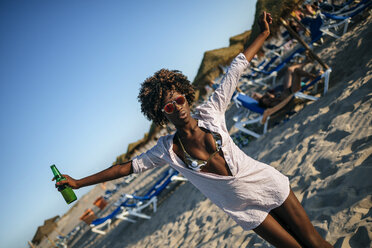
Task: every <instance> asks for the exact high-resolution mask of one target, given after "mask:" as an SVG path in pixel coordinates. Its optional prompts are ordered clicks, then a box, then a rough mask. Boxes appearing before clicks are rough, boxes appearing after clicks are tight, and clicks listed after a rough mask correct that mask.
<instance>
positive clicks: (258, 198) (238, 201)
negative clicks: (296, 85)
mask: <svg viewBox="0 0 372 248" xmlns="http://www.w3.org/2000/svg"><path fill="white" fill-rule="evenodd" d="M248 65H249V63H248V61H247V60H246V58H245V56H244V54H242V53H240V54H239V55H238V56H237V57H236V58H235V59H234V60H233V61H232V63H231V65H230V67H229V69H228V71H227V72H226V74H225V76H224V78H223V79H222V81H221V85H220V86H219V87H218V88H217V89H216V90H215V92H214V93H213V94H212V95H211V97H210V98H209V100H208V101H207V102H206V103H205V104H202V105H200V106H199V107H197V108H196V109H195V114H194V116H193V117H194V118H195V119H197V120H198V125H199V127H203V128H205V129H207V130H209V131H212V132H216V133H219V134H220V135H221V137H222V147H221V149H222V151H223V155H224V158H225V160H226V163H227V165H228V166H229V169H230V171H231V173H232V176H221V175H217V174H213V173H207V172H201V171H199V172H198V171H194V170H191V169H189V168H188V167H187V165H186V164H184V163H183V161H182V160H181V159H180V158H179V157H178V156H177V155H176V154H175V153H174V151H173V138H174V134H170V135H166V136H163V137H161V138H160V139H159V140H158V142H157V144H156V145H155V146H154V147H153V148H151V149H150V150H148V151H147V152H145V153H142V154H141V155H139V156H137V157H135V158H134V159H133V160H132V166H133V171H134V173H140V172H142V171H145V170H147V169H151V168H154V167H156V166H163V165H167V164H169V165H170V166H171V167H173V168H174V169H176V170H177V171H179V172H180V173H181V174H182V175H183V176H185V177H186V178H187V179H188V180H189V181H190V182H191V183H192V184H193V185H194V186H195V187H197V188H198V189H199V190H200V191H201V192H202V193H203V194H204V195H205V196H206V197H208V198H209V199H210V200H211V201H212V202H213V203H214V204H216V205H217V206H218V207H220V208H221V209H222V210H223V211H225V212H226V213H227V214H229V215H230V216H231V217H232V218H233V219H234V220H235V221H236V222H237V223H238V224H239V225H240V226H241V227H242V228H243V229H245V230H250V229H253V228H256V227H257V226H258V225H259V224H261V223H262V222H263V221H264V220H265V218H266V216H267V214H268V213H269V212H270V211H271V210H272V209H273V208H276V207H279V206H280V205H281V204H283V202H284V201H285V199H286V198H287V197H288V195H289V190H290V188H289V180H288V178H287V177H286V176H284V175H283V174H281V173H280V172H278V171H277V170H276V169H274V168H273V167H271V166H269V165H267V164H264V163H261V162H259V161H257V160H254V159H252V158H251V157H249V156H248V155H246V154H245V153H244V152H243V151H241V150H240V149H239V147H237V146H236V145H235V143H234V142H233V140H232V139H231V137H230V135H229V133H228V130H227V128H226V121H225V111H226V108H227V106H228V104H229V103H230V100H231V97H232V95H233V93H234V91H235V88H236V86H237V83H238V81H239V78H240V75H241V73H242V72H243V71H244V70H245V69H246V68H247V66H248Z"/></svg>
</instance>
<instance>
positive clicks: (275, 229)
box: [253, 214, 301, 248]
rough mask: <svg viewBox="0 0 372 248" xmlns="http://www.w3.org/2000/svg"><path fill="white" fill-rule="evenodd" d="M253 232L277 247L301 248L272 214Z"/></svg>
mask: <svg viewBox="0 0 372 248" xmlns="http://www.w3.org/2000/svg"><path fill="white" fill-rule="evenodd" d="M253 231H255V233H257V234H258V235H259V236H260V237H261V238H263V239H264V240H266V241H267V242H269V243H270V244H272V245H274V246H275V247H286V248H291V247H296V248H298V247H301V245H300V244H299V243H298V242H297V241H296V239H295V238H294V237H293V236H292V235H290V234H289V233H288V232H287V231H286V230H285V229H284V228H283V226H281V225H280V224H279V222H277V220H276V219H275V218H274V217H273V216H272V215H271V214H268V215H267V217H266V219H265V220H264V221H263V222H262V223H261V224H260V225H259V226H258V227H256V228H255V229H253Z"/></svg>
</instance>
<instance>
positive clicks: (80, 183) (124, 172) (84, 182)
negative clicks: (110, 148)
mask: <svg viewBox="0 0 372 248" xmlns="http://www.w3.org/2000/svg"><path fill="white" fill-rule="evenodd" d="M132 173H133V168H132V161H128V162H125V163H123V164H118V165H113V166H111V167H109V168H107V169H105V170H103V171H100V172H98V173H96V174H93V175H91V176H87V177H84V178H82V179H79V180H76V179H74V178H72V177H70V176H69V175H63V176H64V177H65V178H66V180H62V181H59V182H58V183H56V185H57V186H58V185H65V184H67V185H69V186H70V187H71V188H73V189H79V188H82V187H86V186H89V185H93V184H97V183H102V182H106V181H110V180H114V179H118V178H120V177H124V176H128V175H130V174H132ZM53 180H54V179H53Z"/></svg>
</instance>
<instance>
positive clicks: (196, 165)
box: [177, 132, 222, 171]
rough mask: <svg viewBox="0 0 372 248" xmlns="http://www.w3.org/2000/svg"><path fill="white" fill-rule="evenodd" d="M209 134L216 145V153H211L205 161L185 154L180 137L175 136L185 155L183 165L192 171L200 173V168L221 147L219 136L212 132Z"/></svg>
mask: <svg viewBox="0 0 372 248" xmlns="http://www.w3.org/2000/svg"><path fill="white" fill-rule="evenodd" d="M211 134H212V136H213V139H214V142H215V144H216V151H215V152H213V153H212V154H211V155H210V156H209V158H208V159H207V160H201V159H197V158H193V157H191V156H190V154H188V153H187V152H186V150H185V147H184V146H183V144H182V142H181V139H180V137H179V136H178V135H177V138H178V141H179V142H180V145H181V148H182V150H183V153H184V154H185V163H186V165H187V166H188V167H189V168H190V169H192V170H194V171H200V170H201V168H202V167H203V166H205V165H207V164H208V162H209V160H211V159H212V158H213V156H214V155H216V153H218V152H219V151H220V150H221V147H222V138H221V135H219V134H218V133H214V132H211Z"/></svg>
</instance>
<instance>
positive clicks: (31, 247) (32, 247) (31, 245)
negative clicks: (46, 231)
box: [27, 241, 35, 248]
mask: <svg viewBox="0 0 372 248" xmlns="http://www.w3.org/2000/svg"><path fill="white" fill-rule="evenodd" d="M27 242H28V245H29V246H30V248H35V246H34V245H33V244H32V243H31V241H27Z"/></svg>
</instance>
